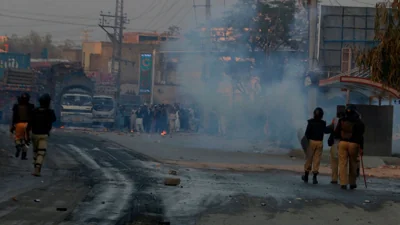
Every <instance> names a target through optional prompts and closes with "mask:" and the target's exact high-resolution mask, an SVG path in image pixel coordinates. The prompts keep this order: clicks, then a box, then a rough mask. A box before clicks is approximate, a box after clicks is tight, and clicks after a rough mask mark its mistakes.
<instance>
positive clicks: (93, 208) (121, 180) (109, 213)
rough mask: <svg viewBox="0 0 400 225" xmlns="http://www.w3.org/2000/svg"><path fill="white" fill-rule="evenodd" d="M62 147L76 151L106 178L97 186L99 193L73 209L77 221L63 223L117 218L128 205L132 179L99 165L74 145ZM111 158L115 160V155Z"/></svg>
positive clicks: (107, 222) (105, 222) (114, 169)
mask: <svg viewBox="0 0 400 225" xmlns="http://www.w3.org/2000/svg"><path fill="white" fill-rule="evenodd" d="M63 148H64V149H65V148H68V149H71V150H73V151H74V152H76V153H77V154H78V156H79V158H80V159H81V161H82V162H83V163H84V164H86V165H87V166H89V167H90V168H91V169H93V170H98V171H101V173H102V174H103V176H104V177H105V178H106V179H107V180H108V182H107V183H106V184H101V186H100V187H99V192H100V193H99V194H96V195H95V197H94V199H93V200H92V201H91V202H90V205H87V204H80V205H79V206H78V207H77V208H76V209H75V210H74V212H75V213H77V214H78V217H79V221H73V222H70V223H63V224H74V225H75V224H77V223H79V224H81V223H85V221H87V220H88V219H91V218H98V219H100V221H104V222H101V223H99V224H109V221H110V220H111V221H115V220H117V219H118V218H119V217H120V216H121V213H122V212H123V210H124V209H126V208H128V206H129V200H130V199H131V194H132V193H133V191H134V188H133V184H132V181H131V180H129V179H127V178H126V177H125V176H124V175H123V174H122V173H121V171H119V170H117V169H116V168H113V167H109V168H104V167H101V166H100V165H99V164H98V163H97V162H96V161H95V160H94V159H93V158H92V157H91V156H90V155H88V154H87V153H86V152H85V151H83V150H82V149H80V148H78V147H76V146H75V145H72V144H68V145H67V146H63ZM109 155H111V154H109ZM113 158H114V159H115V160H116V158H115V157H113ZM95 188H96V187H95Z"/></svg>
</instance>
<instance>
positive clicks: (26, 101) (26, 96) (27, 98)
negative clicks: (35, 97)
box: [19, 92, 31, 104]
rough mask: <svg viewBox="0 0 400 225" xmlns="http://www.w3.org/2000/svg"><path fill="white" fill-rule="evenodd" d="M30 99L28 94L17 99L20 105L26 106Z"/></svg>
mask: <svg viewBox="0 0 400 225" xmlns="http://www.w3.org/2000/svg"><path fill="white" fill-rule="evenodd" d="M30 99H31V96H30V95H29V94H28V93H26V92H25V93H23V94H22V95H21V96H20V97H19V100H20V103H22V104H24V103H25V104H27V103H28V102H29V100H30Z"/></svg>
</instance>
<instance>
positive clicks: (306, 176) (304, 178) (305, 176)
mask: <svg viewBox="0 0 400 225" xmlns="http://www.w3.org/2000/svg"><path fill="white" fill-rule="evenodd" d="M308 174H309V173H308V172H304V175H303V176H301V179H302V180H303V181H304V183H308Z"/></svg>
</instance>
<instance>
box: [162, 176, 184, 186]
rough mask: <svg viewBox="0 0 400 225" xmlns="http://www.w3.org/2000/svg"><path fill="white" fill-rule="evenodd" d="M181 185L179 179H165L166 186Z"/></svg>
mask: <svg viewBox="0 0 400 225" xmlns="http://www.w3.org/2000/svg"><path fill="white" fill-rule="evenodd" d="M180 183H181V179H179V178H165V180H164V185H167V186H178V185H179V184H180Z"/></svg>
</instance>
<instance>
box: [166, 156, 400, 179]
mask: <svg viewBox="0 0 400 225" xmlns="http://www.w3.org/2000/svg"><path fill="white" fill-rule="evenodd" d="M162 163H164V164H167V165H178V166H184V167H189V168H194V169H209V170H227V171H236V172H265V171H269V170H282V171H290V172H295V173H304V169H303V167H302V166H300V165H293V166H277V165H266V164H251V165H250V164H228V163H203V162H189V161H174V160H164V161H162ZM385 171H396V172H395V173H394V174H387V173H385ZM319 173H320V174H323V175H331V169H330V168H329V167H326V166H321V167H320V171H319ZM365 173H366V177H377V178H394V179H400V170H398V169H390V168H371V169H367V168H366V169H365Z"/></svg>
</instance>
